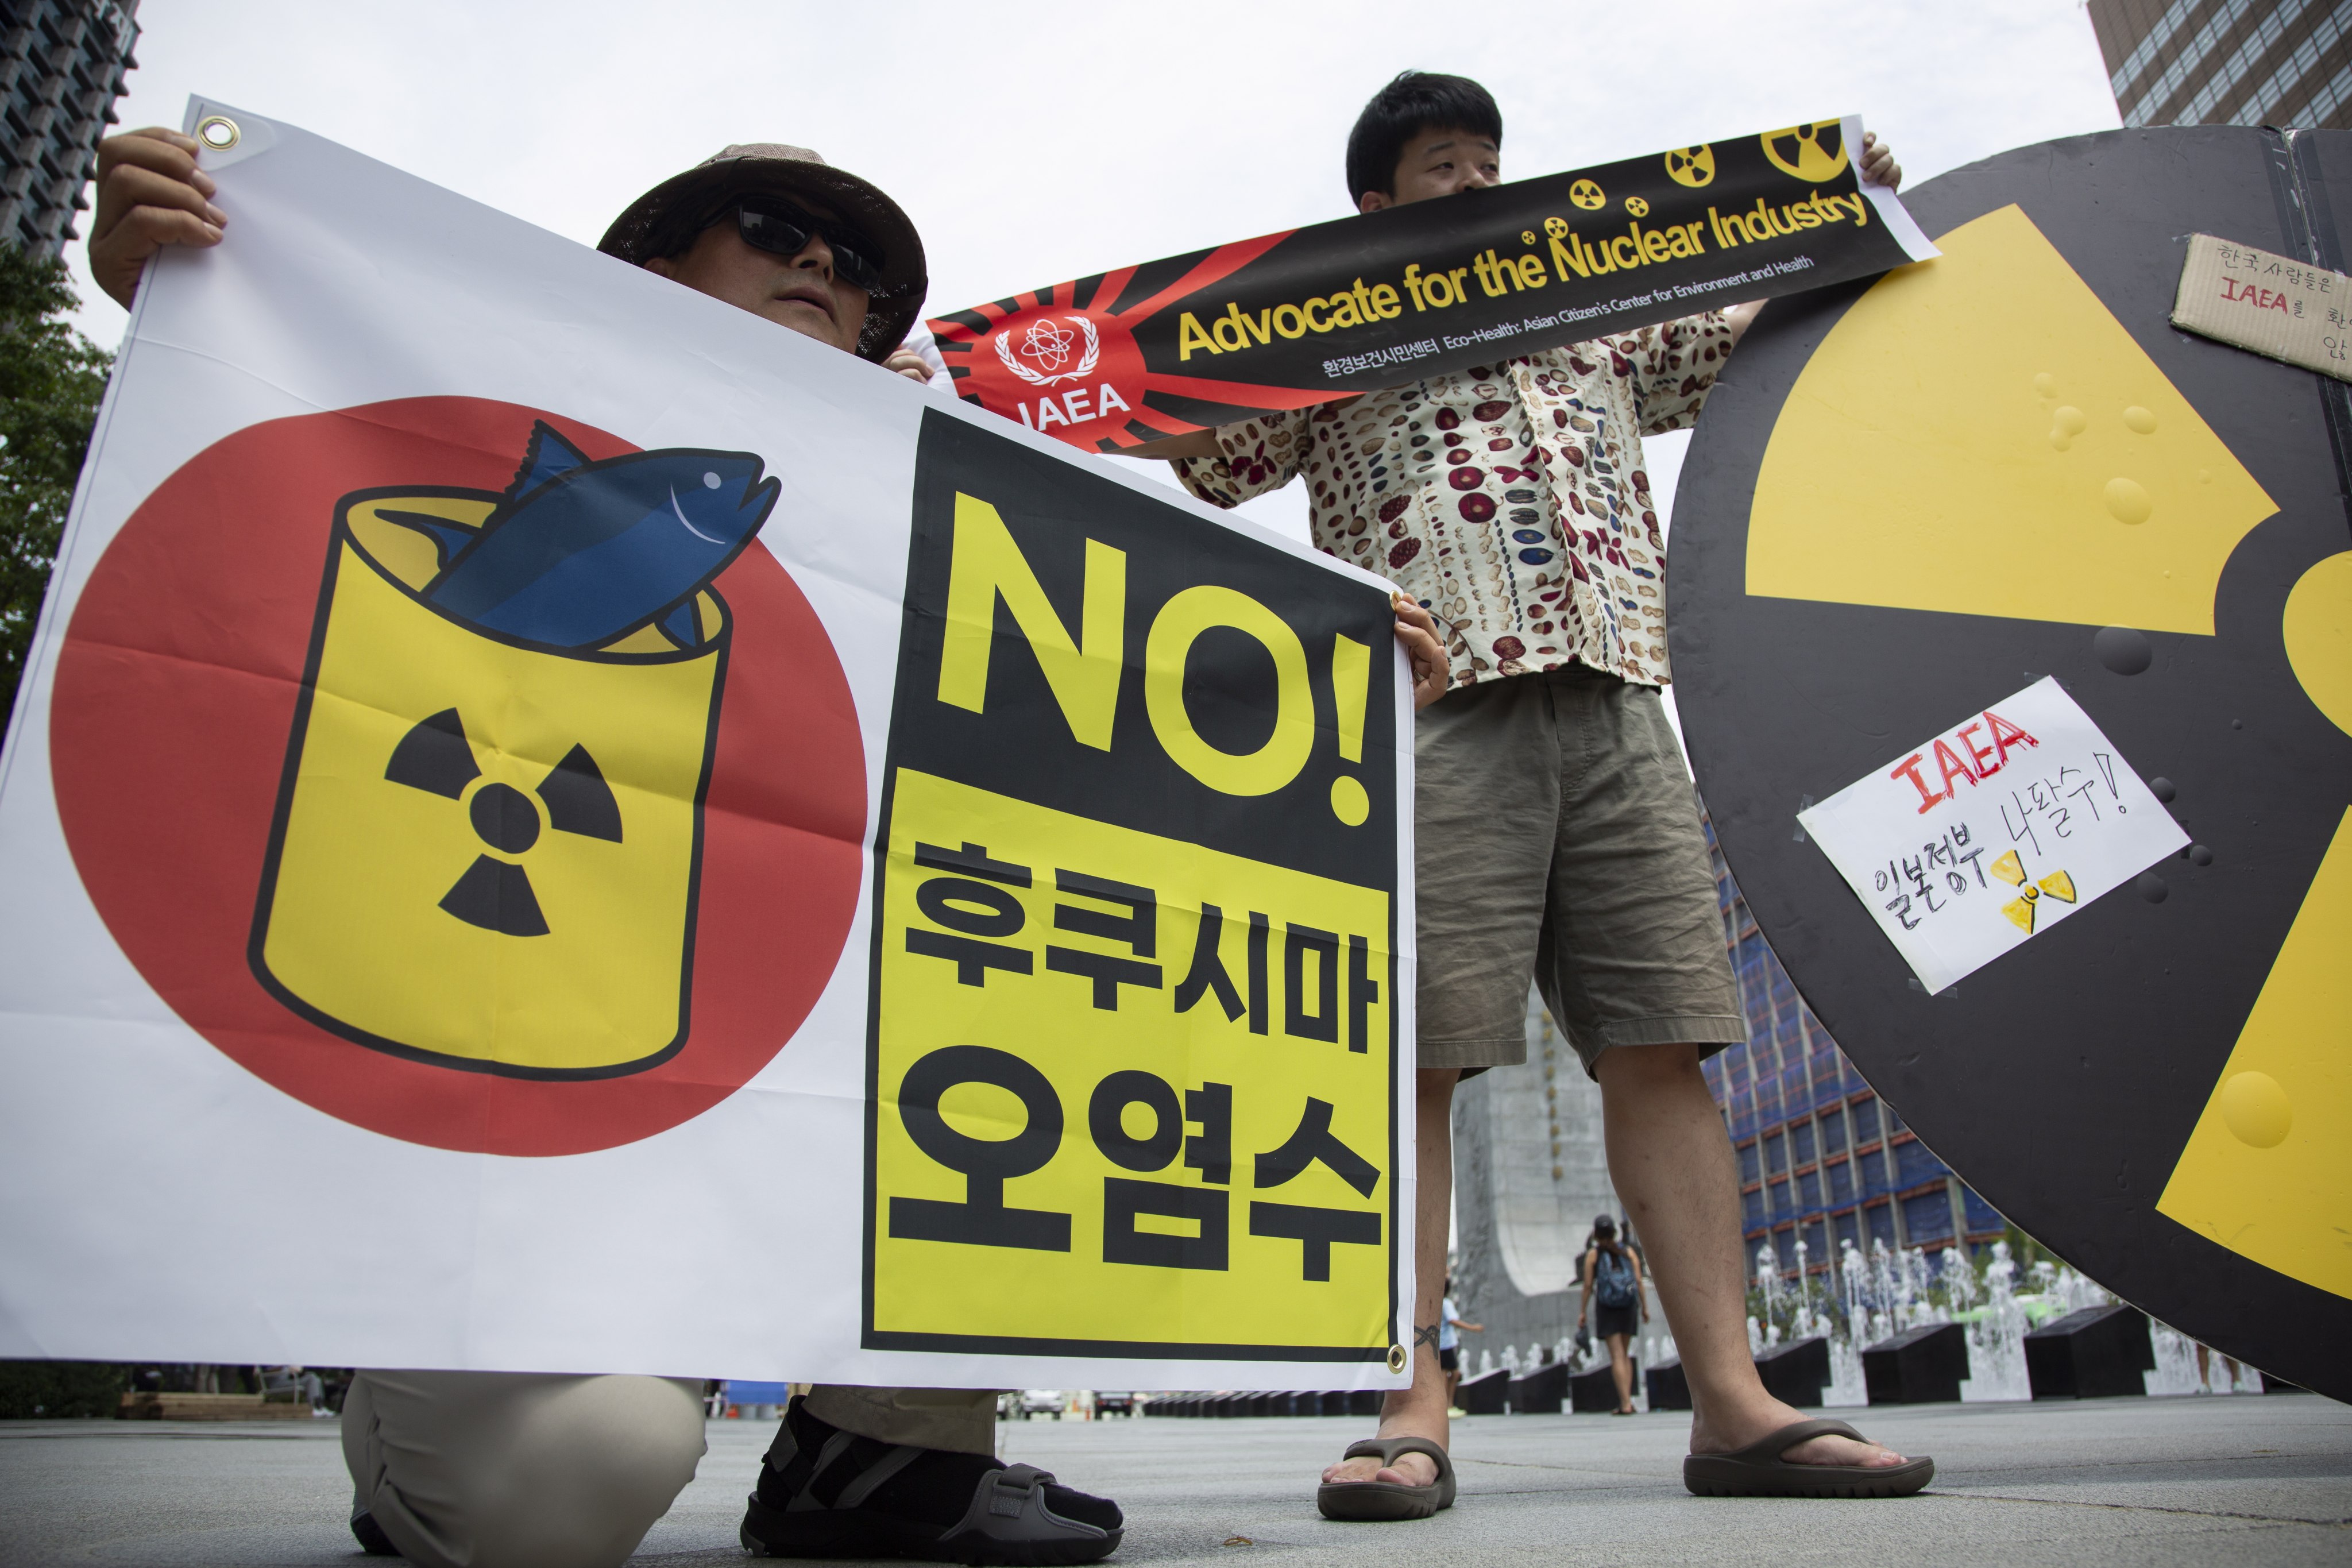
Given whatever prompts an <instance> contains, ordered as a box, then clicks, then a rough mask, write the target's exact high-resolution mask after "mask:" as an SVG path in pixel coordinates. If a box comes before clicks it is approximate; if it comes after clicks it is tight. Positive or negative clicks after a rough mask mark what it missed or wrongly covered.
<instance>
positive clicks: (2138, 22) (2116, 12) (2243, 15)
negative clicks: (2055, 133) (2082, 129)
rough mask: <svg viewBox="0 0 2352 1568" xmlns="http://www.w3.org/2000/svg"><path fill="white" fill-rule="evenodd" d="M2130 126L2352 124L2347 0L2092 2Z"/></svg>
mask: <svg viewBox="0 0 2352 1568" xmlns="http://www.w3.org/2000/svg"><path fill="white" fill-rule="evenodd" d="M2090 12H2091V28H2092V31H2094V32H2095V33H2096V34H2097V35H2098V37H2099V52H2100V54H2101V55H2103V56H2104V57H2105V60H2106V67H2107V84H2108V86H2109V87H2111V88H2112V89H2114V90H2115V95H2116V109H2117V110H2120V111H2121V112H2122V114H2123V117H2124V123H2125V124H2126V125H2275V126H2280V127H2286V126H2296V127H2300V128H2303V129H2305V130H2318V131H2341V130H2344V129H2346V128H2347V126H2352V3H2347V0H2090Z"/></svg>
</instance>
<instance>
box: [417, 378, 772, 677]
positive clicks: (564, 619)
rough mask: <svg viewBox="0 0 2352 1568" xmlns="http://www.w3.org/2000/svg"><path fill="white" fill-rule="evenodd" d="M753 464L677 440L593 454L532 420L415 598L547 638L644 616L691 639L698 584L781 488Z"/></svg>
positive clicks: (477, 621)
mask: <svg viewBox="0 0 2352 1568" xmlns="http://www.w3.org/2000/svg"><path fill="white" fill-rule="evenodd" d="M762 468H763V464H762V463H761V459H760V458H758V457H757V456H755V455H753V454H752V453H750V452H708V451H699V450H695V449H692V448H688V447H666V448H664V449H662V450H660V451H655V452H637V453H633V454H631V455H630V456H628V457H624V458H606V459H605V460H604V461H602V462H595V463H592V462H590V461H589V460H588V458H587V457H586V456H585V454H583V453H582V452H581V451H580V449H579V448H578V447H574V446H572V443H571V442H569V441H566V440H565V439H564V438H563V437H562V436H560V435H558V434H557V433H556V432H555V431H554V430H553V429H552V428H551V427H550V426H547V425H546V424H545V423H544V422H542V423H541V424H539V425H538V426H534V427H533V429H532V430H531V436H530V448H529V449H528V450H527V451H526V453H525V454H524V457H523V462H522V467H521V468H520V470H519V471H518V472H517V473H516V475H515V480H514V483H513V484H512V485H510V486H509V487H508V489H507V491H506V497H505V499H504V500H501V501H500V502H499V508H498V510H496V511H494V512H492V513H491V514H490V516H489V518H488V521H485V522H484V523H483V524H482V527H481V530H480V531H479V532H478V533H474V534H471V535H469V536H467V539H466V540H465V542H464V543H463V544H462V546H461V547H460V548H458V549H457V553H456V555H455V556H454V557H453V558H452V559H451V560H450V562H449V564H448V565H447V566H446V567H445V568H443V569H442V571H441V572H440V574H438V575H436V577H435V578H434V579H433V580H432V582H430V583H429V584H426V585H425V590H424V596H425V600H426V602H427V603H429V604H432V605H435V606H436V607H437V608H439V609H442V610H445V611H446V612H448V613H449V614H450V615H452V616H457V618H458V619H460V620H463V621H466V622H468V623H470V624H472V625H474V626H481V627H483V628H485V629H486V630H489V631H493V632H497V633H500V634H502V635H504V636H507V637H517V638H520V639H522V640H524V641H527V642H533V643H538V644H540V645H541V646H542V647H566V648H589V647H603V646H604V644H606V643H609V642H611V641H613V640H614V638H616V637H622V636H624V635H625V634H626V633H628V632H631V631H634V630H635V629H636V628H637V627H639V626H645V625H646V624H648V623H655V622H657V623H658V624H659V625H660V626H662V629H663V630H665V631H667V633H669V634H670V636H671V637H672V638H673V639H674V640H676V641H677V642H678V643H679V644H680V645H681V646H683V647H695V646H697V645H698V644H699V643H700V642H701V640H702V637H701V626H700V623H699V620H698V617H697V616H696V614H695V605H694V599H695V595H697V594H698V593H700V592H701V591H702V589H703V588H704V587H706V586H707V585H708V584H709V582H710V580H711V579H712V578H713V577H716V576H717V575H718V574H719V573H720V572H722V571H724V570H725V569H726V567H727V565H728V563H730V562H731V561H733V560H734V559H735V557H736V556H737V555H739V554H740V553H742V552H743V549H744V547H745V546H746V545H748V544H750V543H751V538H752V536H753V535H754V534H756V533H757V532H759V531H760V525H761V523H763V522H765V521H767V519H768V513H769V512H770V511H771V510H773V509H774V507H775V504H776V497H777V495H778V494H779V493H780V491H781V490H782V485H781V484H780V483H779V482H778V481H777V480H775V479H761V469H762ZM456 542H457V541H455V540H448V541H444V543H445V545H446V544H453V543H456Z"/></svg>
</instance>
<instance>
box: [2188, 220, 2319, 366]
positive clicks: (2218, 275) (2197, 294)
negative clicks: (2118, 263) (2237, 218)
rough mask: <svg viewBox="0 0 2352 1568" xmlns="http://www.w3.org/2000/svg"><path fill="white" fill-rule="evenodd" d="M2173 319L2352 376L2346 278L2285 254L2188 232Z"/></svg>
mask: <svg viewBox="0 0 2352 1568" xmlns="http://www.w3.org/2000/svg"><path fill="white" fill-rule="evenodd" d="M2172 324H2173V325H2174V326H2176V327H2179V328H2180V329H2182V330H2183V331H2191V332H2197V333H2200V334H2201V335H2202V336H2205V337H2209V338H2213V339H2216V340H2218V341H2220V342H2225V343H2231V344H2234V345H2235V346H2237V347H2239V348H2242V349H2251V350H2252V351H2253V352H2254V353H2258V354H2265V355H2268V356H2269V357H2270V358H2272V359H2278V360H2284V361H2286V363H2289V364H2297V365H2301V366H2302V367H2303V368H2304V369H2305V370H2315V371H2317V372H2319V373H2320V374H2322V375H2332V376H2334V377H2336V379H2337V380H2338V381H2352V278H2347V277H2346V276H2345V275H2344V274H2343V273H2341V272H2330V271H2329V270H2328V269H2327V268H2325V267H2314V266H2312V265H2311V264H2310V263H2309V262H2307V261H2298V260H2296V259H2295V258H2293V257H2291V256H2276V255H2273V254H2272V253H2271V252H2270V251H2267V250H2257V249H2255V248H2254V247H2252V246H2251V245H2240V244H2238V243H2237V242H2236V241H2234V240H2227V239H2216V238H2214V237H2212V236H2211V235H2210V234H2192V235H2190V236H2189V259H2188V261H2187V262H2186V263H2185V264H2184V265H2183V266H2182V267H2181V268H2180V292H2179V294H2178V295H2177V296H2175V297H2174V300H2173V302H2172Z"/></svg>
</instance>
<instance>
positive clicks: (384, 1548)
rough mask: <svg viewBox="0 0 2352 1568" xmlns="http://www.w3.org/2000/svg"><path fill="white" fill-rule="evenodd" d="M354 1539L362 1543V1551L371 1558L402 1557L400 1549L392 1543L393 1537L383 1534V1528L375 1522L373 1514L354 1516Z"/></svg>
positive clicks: (356, 1514) (357, 1514)
mask: <svg viewBox="0 0 2352 1568" xmlns="http://www.w3.org/2000/svg"><path fill="white" fill-rule="evenodd" d="M352 1539H354V1540H356V1541H357V1542H359V1543H360V1550H361V1551H362V1552H366V1553H367V1554H368V1555H369V1556H371V1557H397V1556H399V1555H400V1548H399V1547H397V1546H394V1544H393V1543H392V1537H391V1536H389V1535H386V1534H385V1533H384V1532H383V1526H382V1525H380V1524H378V1523H377V1522H376V1521H375V1515H373V1514H372V1513H355V1514H353V1515H352Z"/></svg>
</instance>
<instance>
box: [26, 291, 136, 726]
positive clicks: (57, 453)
mask: <svg viewBox="0 0 2352 1568" xmlns="http://www.w3.org/2000/svg"><path fill="white" fill-rule="evenodd" d="M78 302H79V301H78V300H76V299H75V297H74V291H73V289H72V287H71V285H69V284H68V282H67V280H66V267H65V263H64V262H62V261H58V260H53V259H51V258H47V257H34V256H27V255H26V254H25V253H24V252H23V251H21V250H19V249H17V248H16V247H14V246H7V247H0V722H5V719H6V716H7V714H8V711H9V710H11V709H13V708H14V707H15V706H16V682H17V681H18V679H20V678H22V676H23V675H24V673H25V659H26V654H27V653H28V652H29V651H30V649H31V646H32V641H33V627H34V625H35V623H36V622H37V620H38V619H39V617H40V613H41V595H43V594H45V593H47V591H48V585H49V566H50V563H52V562H54V561H55V560H56V559H57V553H58V534H59V533H60V532H61V531H63V530H64V527H65V521H66V508H67V506H68V504H70V503H71V501H72V500H73V490H74V480H75V479H78V478H79V476H80V474H81V460H82V455H83V453H85V452H87V451H88V450H89V432H90V426H92V425H93V424H94V423H95V422H96V421H97V418H98V400H99V396H100V394H101V393H103V392H104V391H105V390H106V373H107V370H108V368H109V366H110V364H111V363H112V360H113V356H111V355H110V354H109V353H107V352H106V351H105V350H103V349H101V348H99V347H97V346H96V345H95V344H93V343H91V342H90V341H89V339H87V338H85V337H83V336H82V335H81V334H80V333H79V332H78V331H74V330H73V328H72V327H70V326H68V324H67V323H66V321H65V320H64V317H65V313H66V312H67V311H68V310H72V309H73V308H74V306H75V305H76V304H77V303H78Z"/></svg>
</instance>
